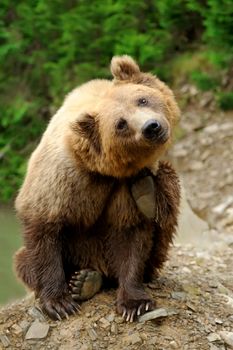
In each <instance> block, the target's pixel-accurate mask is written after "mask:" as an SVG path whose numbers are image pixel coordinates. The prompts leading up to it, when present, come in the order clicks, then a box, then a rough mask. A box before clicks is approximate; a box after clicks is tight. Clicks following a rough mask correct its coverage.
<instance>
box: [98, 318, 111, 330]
mask: <svg viewBox="0 0 233 350" xmlns="http://www.w3.org/2000/svg"><path fill="white" fill-rule="evenodd" d="M99 322H100V327H101V328H104V329H106V328H108V327H110V325H111V323H110V322H109V321H108V320H107V319H106V318H104V317H102V318H101V319H100V320H99Z"/></svg>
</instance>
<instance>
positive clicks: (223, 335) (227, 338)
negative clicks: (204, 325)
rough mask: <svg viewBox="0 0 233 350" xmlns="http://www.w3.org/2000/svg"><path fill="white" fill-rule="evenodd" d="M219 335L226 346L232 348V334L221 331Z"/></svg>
mask: <svg viewBox="0 0 233 350" xmlns="http://www.w3.org/2000/svg"><path fill="white" fill-rule="evenodd" d="M219 335H220V337H221V338H222V340H223V341H224V342H225V343H226V344H227V345H229V346H230V347H231V348H233V332H227V331H221V332H219Z"/></svg>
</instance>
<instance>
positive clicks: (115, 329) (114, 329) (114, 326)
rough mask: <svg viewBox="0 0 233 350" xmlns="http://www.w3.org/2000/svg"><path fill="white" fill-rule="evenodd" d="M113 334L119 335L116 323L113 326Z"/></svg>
mask: <svg viewBox="0 0 233 350" xmlns="http://www.w3.org/2000/svg"><path fill="white" fill-rule="evenodd" d="M111 333H113V334H117V333H118V327H117V324H116V323H112V324H111Z"/></svg>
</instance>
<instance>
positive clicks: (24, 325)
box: [19, 320, 30, 333]
mask: <svg viewBox="0 0 233 350" xmlns="http://www.w3.org/2000/svg"><path fill="white" fill-rule="evenodd" d="M29 326H30V323H29V322H28V321H26V320H23V321H21V322H20V323H19V327H20V328H21V329H22V331H23V333H26V332H27V330H28V328H29Z"/></svg>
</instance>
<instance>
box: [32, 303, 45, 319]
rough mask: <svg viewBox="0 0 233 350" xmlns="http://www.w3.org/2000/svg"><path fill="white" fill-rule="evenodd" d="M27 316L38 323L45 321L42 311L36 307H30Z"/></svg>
mask: <svg viewBox="0 0 233 350" xmlns="http://www.w3.org/2000/svg"><path fill="white" fill-rule="evenodd" d="M28 314H29V315H30V316H32V317H33V318H35V319H37V320H39V321H42V322H44V321H45V317H44V315H43V313H42V311H41V310H40V309H39V308H37V307H36V306H32V307H30V309H29V310H28Z"/></svg>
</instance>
